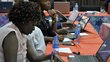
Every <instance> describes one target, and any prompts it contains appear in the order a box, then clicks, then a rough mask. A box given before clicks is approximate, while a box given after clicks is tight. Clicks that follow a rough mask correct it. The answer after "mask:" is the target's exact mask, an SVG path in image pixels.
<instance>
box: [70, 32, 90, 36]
mask: <svg viewBox="0 0 110 62" xmlns="http://www.w3.org/2000/svg"><path fill="white" fill-rule="evenodd" d="M70 34H72V35H74V33H70ZM87 35H88V34H87V33H80V36H87Z"/></svg>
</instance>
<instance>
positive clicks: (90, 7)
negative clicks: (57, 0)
mask: <svg viewBox="0 0 110 62" xmlns="http://www.w3.org/2000/svg"><path fill="white" fill-rule="evenodd" d="M78 4H79V10H81V11H96V10H97V11H100V0H78Z"/></svg>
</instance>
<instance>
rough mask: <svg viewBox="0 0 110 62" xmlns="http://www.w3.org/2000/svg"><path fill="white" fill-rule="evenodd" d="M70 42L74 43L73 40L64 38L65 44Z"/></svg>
mask: <svg viewBox="0 0 110 62" xmlns="http://www.w3.org/2000/svg"><path fill="white" fill-rule="evenodd" d="M68 41H72V40H71V39H69V38H64V40H63V42H68Z"/></svg>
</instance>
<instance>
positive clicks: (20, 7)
mask: <svg viewBox="0 0 110 62" xmlns="http://www.w3.org/2000/svg"><path fill="white" fill-rule="evenodd" d="M8 17H9V21H12V22H13V23H14V24H15V25H17V24H20V23H27V22H29V21H37V22H39V21H40V10H39V5H38V4H35V3H33V2H19V3H15V5H14V6H13V7H12V8H11V10H10V11H9V14H8Z"/></svg>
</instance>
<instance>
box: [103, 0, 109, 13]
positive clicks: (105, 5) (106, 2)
mask: <svg viewBox="0 0 110 62" xmlns="http://www.w3.org/2000/svg"><path fill="white" fill-rule="evenodd" d="M108 3H110V0H105V2H104V7H105V10H106V11H107V10H108Z"/></svg>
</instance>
